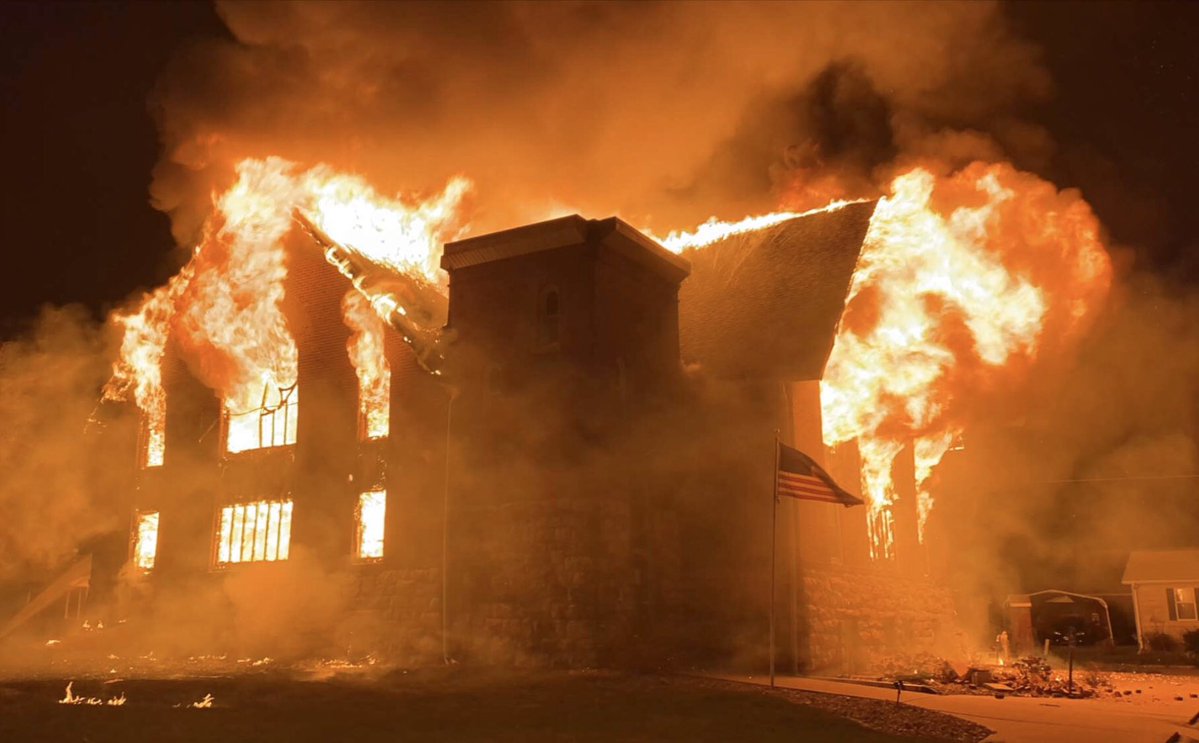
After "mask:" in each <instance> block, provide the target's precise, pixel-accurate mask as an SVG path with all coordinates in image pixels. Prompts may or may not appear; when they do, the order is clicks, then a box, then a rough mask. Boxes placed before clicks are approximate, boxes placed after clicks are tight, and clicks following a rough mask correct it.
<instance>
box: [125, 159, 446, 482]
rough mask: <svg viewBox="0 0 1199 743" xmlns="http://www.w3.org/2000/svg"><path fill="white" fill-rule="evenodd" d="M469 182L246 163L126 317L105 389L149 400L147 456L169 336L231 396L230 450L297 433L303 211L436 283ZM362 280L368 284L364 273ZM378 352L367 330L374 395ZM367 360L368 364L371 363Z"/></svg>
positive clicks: (362, 349)
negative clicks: (397, 181)
mask: <svg viewBox="0 0 1199 743" xmlns="http://www.w3.org/2000/svg"><path fill="white" fill-rule="evenodd" d="M469 189H470V182H469V181H467V180H466V179H463V178H455V179H452V180H451V181H450V182H449V183H448V184H447V186H446V188H445V190H444V191H443V192H441V193H440V194H436V195H434V196H432V197H431V198H427V199H418V198H412V197H405V196H399V197H395V198H390V197H386V196H382V195H380V194H379V193H377V192H376V191H375V190H374V189H372V188H371V187H370V186H369V185H368V184H367V183H366V181H364V180H363V179H361V178H359V177H357V176H352V175H346V174H341V173H337V172H335V171H333V170H332V169H331V168H329V167H327V166H324V165H318V166H316V167H313V168H311V169H309V170H306V171H301V170H300V169H299V168H298V166H296V165H295V164H294V163H291V162H288V161H286V160H282V159H280V158H267V159H264V160H254V159H249V160H244V161H242V162H241V163H239V164H238V166H237V180H236V181H235V182H234V184H233V185H232V186H231V187H230V188H229V189H228V190H227V191H225V192H224V193H223V194H220V195H219V196H217V197H215V198H214V200H213V205H214V210H213V215H212V217H211V219H210V220H209V222H208V224H207V225H206V227H205V230H204V236H203V239H202V240H201V242H200V244H199V245H198V246H197V247H196V249H195V251H194V254H193V256H192V258H191V261H190V262H189V263H188V264H187V265H186V266H185V267H184V269H183V270H182V271H180V273H179V274H177V275H176V276H175V277H174V278H173V279H172V280H171V281H170V282H169V283H168V285H167V286H166V287H163V288H162V289H159V290H158V291H156V292H154V293H153V294H151V295H149V296H148V297H147V298H146V300H145V301H144V302H143V303H142V305H141V307H140V308H139V309H138V310H137V311H135V312H133V313H130V314H128V315H123V316H120V317H119V318H118V321H119V323H120V324H121V326H122V329H123V333H124V335H123V341H122V346H121V357H120V359H119V361H118V362H117V363H116V364H115V365H114V376H113V381H112V382H111V383H110V384H109V385H108V387H107V388H106V390H105V394H106V395H107V396H108V397H109V398H113V399H124V398H126V397H128V396H130V393H131V394H132V397H133V399H134V400H135V401H136V402H137V404H138V406H139V407H140V408H141V410H142V412H143V418H144V426H145V429H146V435H145V440H146V442H147V446H146V447H143V448H144V449H145V451H146V453H145V454H144V456H143V464H144V465H146V466H155V465H159V464H162V462H163V456H164V450H165V426H164V423H165V420H166V415H165V409H166V394H165V392H164V390H163V383H162V371H161V367H162V359H163V355H164V353H165V349H166V347H167V339H168V338H169V337H172V336H173V337H174V338H176V339H177V342H178V344H179V346H180V349H181V351H182V353H183V355H184V357H185V358H186V359H187V360H188V362H189V364H190V365H191V367H192V369H193V370H194V371H196V373H197V374H198V376H199V377H200V379H201V381H203V382H204V383H205V384H207V385H208V386H209V387H211V388H212V389H214V390H215V391H216V392H217V394H218V395H219V396H220V397H221V399H222V401H223V406H224V410H225V416H226V425H225V430H226V441H225V446H226V449H227V450H228V451H230V452H238V451H244V450H247V449H256V448H262V447H268V446H275V445H282V444H287V443H291V442H293V441H294V440H295V430H294V427H295V421H296V417H297V416H296V414H297V412H298V411H297V410H296V406H297V405H298V401H299V390H298V388H297V381H298V354H297V351H296V344H295V340H294V338H293V337H292V334H291V331H290V329H289V328H288V325H287V319H286V317H285V316H284V312H283V300H284V279H285V278H286V276H287V261H286V255H287V254H286V251H285V249H284V239H285V238H286V237H287V235H288V233H290V232H291V231H292V230H293V229H294V228H295V214H296V213H297V212H299V213H302V214H304V215H305V216H306V217H307V218H308V219H309V220H311V221H312V222H313V223H314V224H316V225H317V226H318V227H319V228H320V229H321V230H323V231H324V233H326V234H328V235H330V236H332V237H333V238H334V239H336V240H337V241H338V242H339V243H341V244H342V245H345V246H352V250H354V251H356V252H357V253H358V254H359V255H360V256H361V257H363V258H365V259H368V260H369V261H371V262H373V263H375V264H379V265H382V266H385V267H387V268H390V269H392V270H394V271H397V272H400V273H402V274H405V275H409V276H411V277H413V278H414V279H417V280H419V281H422V282H427V283H432V284H434V285H436V284H437V283H438V282H439V281H441V280H442V279H441V276H440V271H439V269H438V267H437V266H438V260H439V257H440V254H441V245H442V244H443V243H444V242H445V241H447V240H451V239H453V238H455V237H457V236H458V235H459V234H461V232H462V231H463V229H464V227H465V224H464V222H463V218H462V202H463V199H464V197H465V196H466V194H467V192H468V191H469ZM330 262H334V260H333V257H332V256H330ZM335 265H336V263H335ZM339 267H340V266H339ZM355 286H356V287H358V288H359V289H360V290H361V289H362V286H361V284H360V283H358V282H356V283H355ZM373 299H374V298H373V297H372V300H373ZM372 304H373V305H374V306H375V307H376V310H377V311H379V312H380V314H385V315H388V316H390V315H391V314H392V313H394V312H395V311H396V310H397V306H396V302H395V300H394V298H392V299H390V303H388V302H381V303H376V302H373V301H372ZM399 311H401V312H402V311H403V308H402V307H399ZM385 319H389V317H385ZM359 320H360V317H359V316H358V315H355V321H359ZM361 327H362V324H361V322H358V325H357V326H355V327H353V328H352V329H353V330H354V331H355V332H356V333H357V334H359V337H361V333H362V331H361ZM381 352H382V344H381V343H377V342H375V343H371V342H369V341H367V342H361V343H359V344H357V347H356V351H354V352H352V353H351V359H352V360H353V361H354V362H355V364H356V366H358V367H359V376H360V377H361V378H365V379H367V380H370V384H369V385H368V391H370V392H371V393H372V394H376V395H377V394H378V393H379V391H380V389H381V387H382V384H381V381H382V379H383V372H382V371H381V369H382V368H383V367H385V365H386V362H385V361H383V360H382V359H380V358H368V357H370V356H371V355H372V354H381ZM363 363H368V364H369V366H370V367H371V368H370V369H369V370H365V371H364V370H363V369H362V368H361V364H363ZM380 426H381V423H380V419H379V416H378V415H377V413H376V414H374V416H373V422H372V423H371V424H370V428H371V429H372V431H373V432H374V433H377V432H379V431H380Z"/></svg>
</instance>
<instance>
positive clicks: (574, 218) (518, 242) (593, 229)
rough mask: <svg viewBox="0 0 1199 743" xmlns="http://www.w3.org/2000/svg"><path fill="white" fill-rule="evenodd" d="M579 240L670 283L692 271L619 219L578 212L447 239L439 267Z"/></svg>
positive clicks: (465, 264) (449, 267)
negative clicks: (584, 216)
mask: <svg viewBox="0 0 1199 743" xmlns="http://www.w3.org/2000/svg"><path fill="white" fill-rule="evenodd" d="M582 244H592V245H596V246H603V247H604V248H607V249H609V250H613V251H615V252H617V253H619V254H621V255H623V256H624V257H626V258H628V259H630V260H632V261H633V262H634V263H637V264H639V265H641V266H642V267H643V268H645V269H647V270H649V271H652V272H654V273H656V274H658V275H660V276H662V277H663V278H665V279H667V280H669V281H672V282H674V283H678V282H680V281H682V280H683V279H684V278H686V276H687V274H688V272H689V271H690V270H691V267H690V265H689V264H688V263H687V261H686V260H685V259H683V258H680V257H679V256H677V255H675V254H674V253H671V252H670V251H669V250H667V249H666V248H664V247H662V246H661V245H659V244H658V243H656V242H655V241H653V240H652V239H650V238H649V237H647V236H645V235H644V234H642V233H641V232H639V231H638V230H636V229H635V228H633V227H631V226H630V225H629V224H628V223H627V222H625V221H623V220H621V219H619V218H618V217H608V218H607V219H584V218H583V217H581V216H579V215H578V214H572V215H570V216H568V217H559V218H558V219H551V220H549V221H546V222H536V223H534V224H527V225H523V226H521V227H514V228H512V229H508V230H502V231H500V232H490V233H488V234H486V235H477V236H475V237H468V238H465V239H462V240H458V241H455V242H450V243H446V244H445V252H444V253H442V257H441V267H442V268H444V269H445V270H447V271H454V270H457V269H460V268H468V267H470V266H477V265H479V264H482V263H490V262H492V261H499V260H504V259H506V258H516V257H518V256H522V255H528V254H530V253H540V252H542V251H546V250H554V249H556V248H564V247H568V246H571V245H582Z"/></svg>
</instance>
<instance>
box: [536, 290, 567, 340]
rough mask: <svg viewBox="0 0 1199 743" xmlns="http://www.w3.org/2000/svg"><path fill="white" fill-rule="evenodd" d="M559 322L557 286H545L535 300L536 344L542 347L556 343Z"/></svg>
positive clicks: (560, 322) (560, 314) (559, 328)
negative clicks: (536, 300)
mask: <svg viewBox="0 0 1199 743" xmlns="http://www.w3.org/2000/svg"><path fill="white" fill-rule="evenodd" d="M561 324H562V306H561V300H560V298H559V296H558V287H556V286H547V287H545V288H544V289H542V290H541V296H540V298H539V300H538V302H537V345H538V346H540V347H542V348H545V347H548V346H555V345H557V344H558V338H559V336H560V333H561Z"/></svg>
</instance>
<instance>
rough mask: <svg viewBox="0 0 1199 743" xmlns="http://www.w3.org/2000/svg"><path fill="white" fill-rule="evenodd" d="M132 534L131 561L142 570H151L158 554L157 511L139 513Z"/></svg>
mask: <svg viewBox="0 0 1199 743" xmlns="http://www.w3.org/2000/svg"><path fill="white" fill-rule="evenodd" d="M134 534H135V537H134V543H133V563H134V564H135V565H137V566H138V567H139V568H141V569H142V570H153V569H154V558H155V557H156V556H157V555H158V511H150V512H145V513H139V514H138V515H137V528H136V530H135V532H134Z"/></svg>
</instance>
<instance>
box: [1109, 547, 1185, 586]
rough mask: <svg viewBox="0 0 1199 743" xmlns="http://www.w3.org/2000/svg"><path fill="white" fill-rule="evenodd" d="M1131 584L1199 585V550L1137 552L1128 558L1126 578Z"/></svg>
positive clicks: (1125, 582)
mask: <svg viewBox="0 0 1199 743" xmlns="http://www.w3.org/2000/svg"><path fill="white" fill-rule="evenodd" d="M1120 582H1121V583H1124V584H1125V585H1128V584H1130V583H1199V550H1160V551H1147V550H1142V551H1137V552H1133V553H1132V554H1130V555H1129V556H1128V564H1127V565H1125V566H1124V577H1123V578H1122V579H1121V581H1120Z"/></svg>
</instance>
